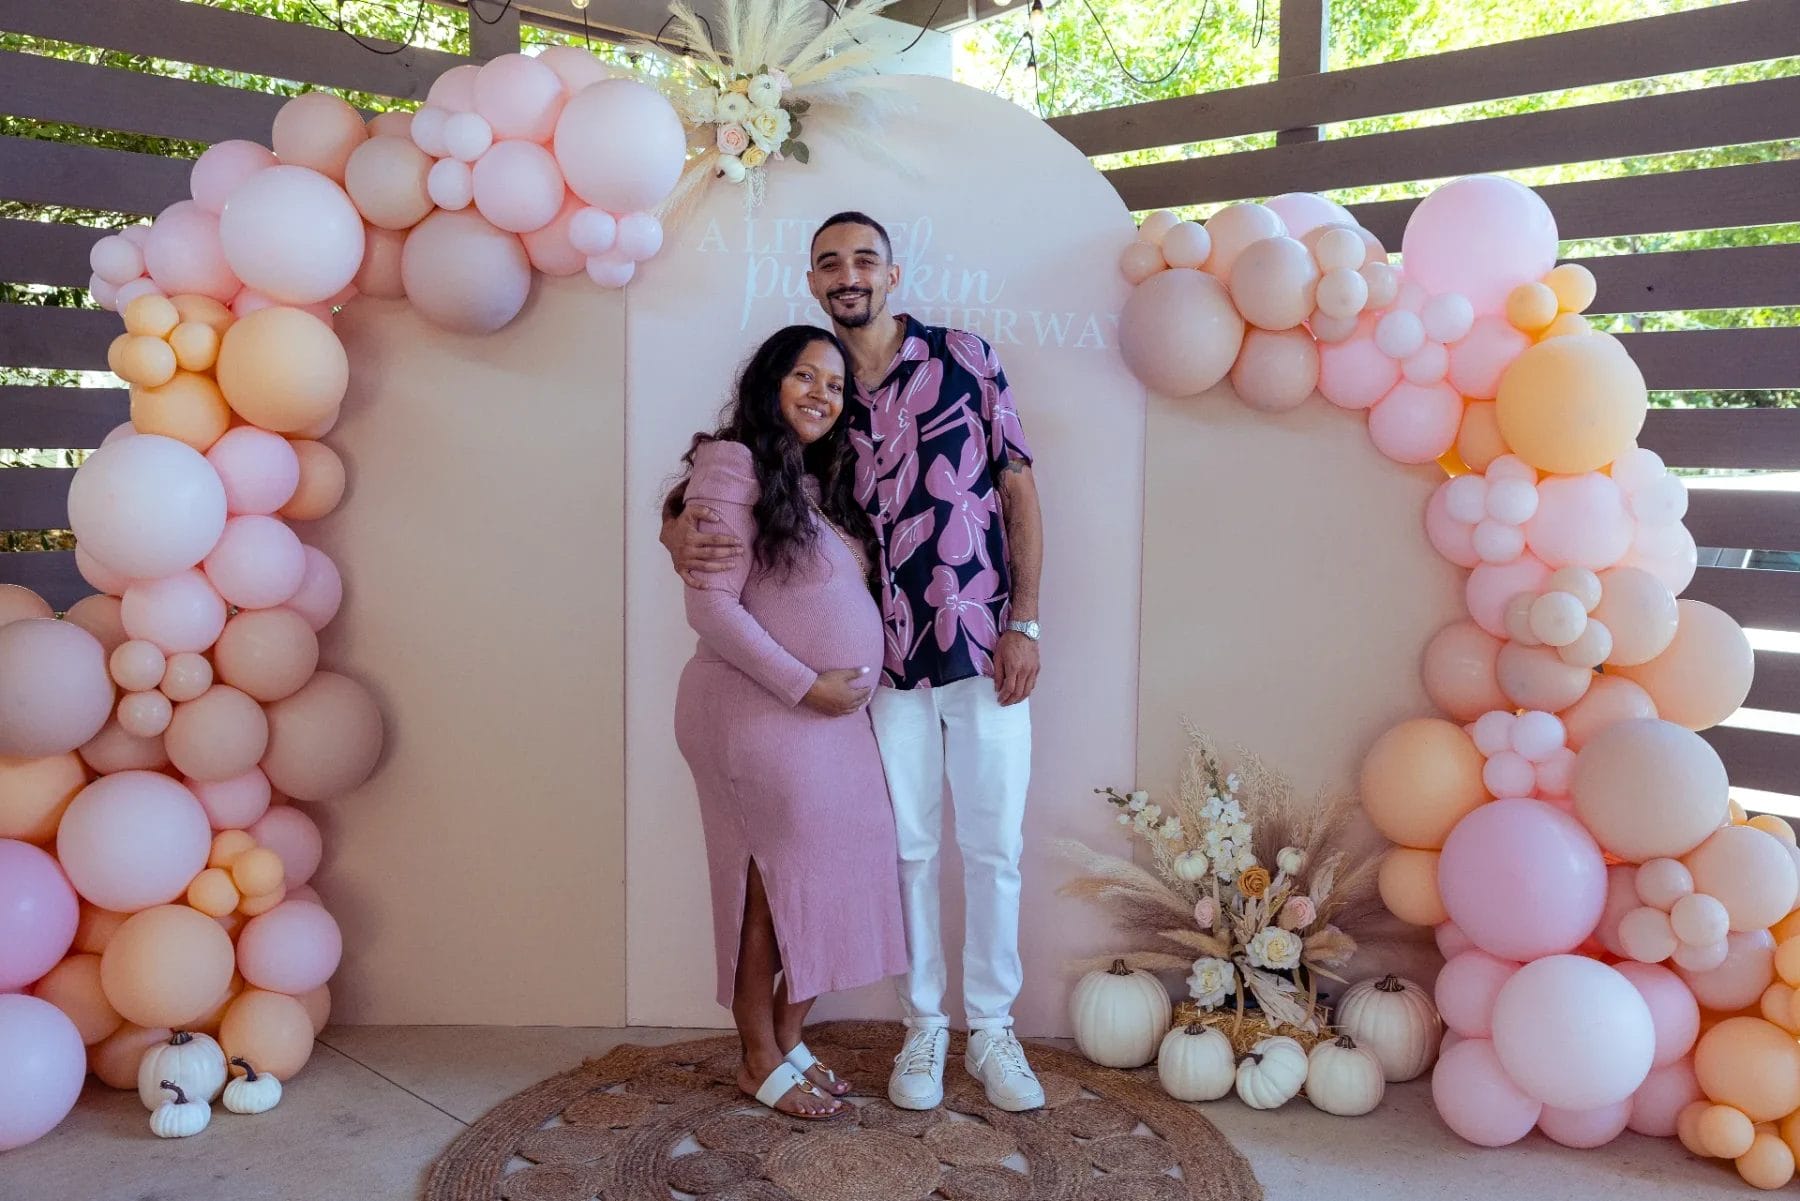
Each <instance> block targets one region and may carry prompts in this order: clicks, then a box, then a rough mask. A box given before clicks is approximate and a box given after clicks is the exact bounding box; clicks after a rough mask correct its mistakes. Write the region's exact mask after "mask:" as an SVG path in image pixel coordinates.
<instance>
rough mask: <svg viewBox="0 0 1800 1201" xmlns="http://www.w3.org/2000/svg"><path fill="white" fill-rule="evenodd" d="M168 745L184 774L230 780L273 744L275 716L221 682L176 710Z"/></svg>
mask: <svg viewBox="0 0 1800 1201" xmlns="http://www.w3.org/2000/svg"><path fill="white" fill-rule="evenodd" d="M163 744H164V745H165V746H166V747H167V748H168V751H169V759H170V761H171V762H173V763H174V765H175V767H176V768H177V769H178V770H179V771H180V772H181V773H182V774H183V775H184V776H192V777H193V778H194V779H196V780H230V779H233V778H235V777H237V776H241V775H243V774H244V773H245V772H248V771H249V770H250V769H251V768H252V767H255V766H256V762H257V760H259V759H261V758H262V756H263V751H264V750H266V749H267V748H268V745H269V720H268V718H267V717H266V716H265V715H264V714H263V710H262V706H260V705H258V704H257V703H256V701H255V700H253V699H252V698H251V697H249V696H247V695H246V694H244V693H243V692H240V691H239V690H238V689H236V688H233V687H231V686H230V685H228V684H215V685H213V686H212V687H211V688H208V689H207V690H206V691H205V692H204V693H202V694H201V695H200V696H198V697H196V698H195V699H194V700H191V701H186V702H184V703H183V704H182V705H181V706H180V707H179V708H177V709H176V710H175V717H174V720H172V721H171V722H170V723H169V732H168V734H167V735H166V736H165V737H164V739H163Z"/></svg>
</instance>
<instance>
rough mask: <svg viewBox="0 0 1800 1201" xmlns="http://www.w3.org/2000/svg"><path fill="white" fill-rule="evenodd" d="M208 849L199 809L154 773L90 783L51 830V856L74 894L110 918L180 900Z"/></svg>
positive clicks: (188, 795)
mask: <svg viewBox="0 0 1800 1201" xmlns="http://www.w3.org/2000/svg"><path fill="white" fill-rule="evenodd" d="M211 847H212V828H211V827H210V826H209V825H208V824H207V821H206V810H205V809H203V808H201V806H200V802H199V801H197V800H195V799H194V794H193V793H191V792H189V791H188V790H187V789H186V788H183V787H182V786H181V785H180V784H178V783H176V782H175V781H174V780H171V779H170V778H169V777H167V776H165V775H163V774H162V773H161V772H154V771H123V772H118V773H115V774H113V775H110V776H102V777H101V778H100V779H98V780H95V781H94V782H93V783H92V784H89V785H88V786H87V787H86V788H84V789H82V790H81V792H80V793H79V794H77V795H76V797H75V799H74V800H73V801H70V802H69V807H68V809H67V810H66V811H65V812H64V813H63V819H62V825H61V826H59V827H58V828H57V831H56V857H57V858H58V859H59V860H61V862H62V866H63V870H64V871H66V872H67V873H68V874H69V880H70V882H71V883H73V884H74V885H75V891H76V892H79V893H80V894H81V895H82V897H83V898H84V899H85V900H87V901H88V902H89V903H91V904H94V905H98V906H99V907H100V908H102V909H111V910H114V911H115V912H118V913H136V912H137V911H138V910H140V909H148V908H149V907H150V906H152V905H166V904H168V903H169V902H171V901H174V900H176V899H177V898H179V897H181V896H182V895H183V894H185V893H186V892H187V886H188V882H189V881H191V880H192V879H193V878H194V877H195V876H196V875H198V874H199V873H200V870H201V869H202V868H204V867H205V866H206V856H207V853H208V851H209V850H210V849H211Z"/></svg>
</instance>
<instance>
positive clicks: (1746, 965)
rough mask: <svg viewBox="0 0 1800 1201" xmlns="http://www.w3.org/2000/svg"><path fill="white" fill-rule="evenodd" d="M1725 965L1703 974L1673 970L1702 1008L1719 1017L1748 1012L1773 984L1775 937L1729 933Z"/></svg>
mask: <svg viewBox="0 0 1800 1201" xmlns="http://www.w3.org/2000/svg"><path fill="white" fill-rule="evenodd" d="M1725 943H1726V950H1725V962H1723V963H1721V964H1719V966H1717V967H1715V968H1711V969H1709V970H1707V971H1704V972H1694V971H1689V970H1688V969H1687V968H1684V967H1681V966H1680V965H1679V964H1677V966H1676V969H1675V971H1676V974H1678V975H1679V976H1680V977H1681V979H1682V981H1683V982H1684V983H1685V984H1686V985H1687V986H1688V988H1690V989H1692V990H1693V993H1694V999H1695V1000H1696V1001H1698V1002H1699V1003H1700V1004H1701V1005H1702V1006H1703V1007H1704V1008H1707V1009H1711V1010H1715V1011H1716V1012H1719V1013H1731V1012H1733V1011H1735V1010H1739V1009H1748V1008H1749V1007H1750V1006H1752V1005H1754V1004H1756V1003H1757V1001H1759V1000H1760V999H1761V998H1762V995H1763V990H1764V989H1766V988H1768V987H1769V985H1771V984H1773V983H1774V982H1775V937H1774V935H1772V934H1770V933H1769V932H1768V931H1767V930H1733V931H1732V932H1731V933H1730V934H1729V935H1727V936H1726V939H1725Z"/></svg>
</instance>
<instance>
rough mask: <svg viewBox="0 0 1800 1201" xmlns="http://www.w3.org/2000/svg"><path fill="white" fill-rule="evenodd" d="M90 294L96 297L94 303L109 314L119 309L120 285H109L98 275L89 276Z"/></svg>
mask: <svg viewBox="0 0 1800 1201" xmlns="http://www.w3.org/2000/svg"><path fill="white" fill-rule="evenodd" d="M88 292H89V293H91V294H92V295H93V297H94V303H95V304H97V305H99V306H100V307H101V308H103V309H105V310H106V311H107V312H109V313H115V312H117V311H118V309H119V285H117V284H114V283H108V282H107V281H106V280H104V279H101V278H100V277H99V276H98V275H90V276H88Z"/></svg>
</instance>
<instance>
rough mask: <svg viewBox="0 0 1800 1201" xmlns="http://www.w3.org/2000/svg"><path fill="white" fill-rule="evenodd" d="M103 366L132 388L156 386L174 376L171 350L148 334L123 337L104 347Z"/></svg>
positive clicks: (173, 360)
mask: <svg viewBox="0 0 1800 1201" xmlns="http://www.w3.org/2000/svg"><path fill="white" fill-rule="evenodd" d="M106 365H107V366H108V367H110V368H112V371H113V374H115V375H117V376H118V377H119V378H121V379H123V380H124V381H125V382H126V383H128V384H130V385H132V386H133V387H152V388H153V387H157V386H159V385H162V384H166V383H168V382H169V381H170V380H171V379H173V378H174V376H175V369H176V367H177V366H179V364H177V363H176V361H175V351H174V349H173V348H172V347H171V346H170V345H169V344H168V343H167V342H165V341H163V340H162V339H161V338H153V337H151V336H150V335H148V334H123V335H121V336H120V337H119V339H118V340H117V341H116V342H114V344H113V345H112V346H110V347H108V348H107V352H106Z"/></svg>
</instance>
